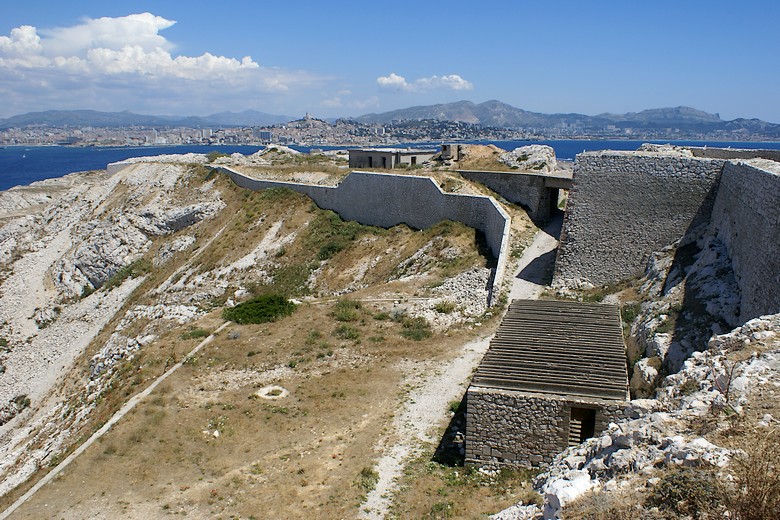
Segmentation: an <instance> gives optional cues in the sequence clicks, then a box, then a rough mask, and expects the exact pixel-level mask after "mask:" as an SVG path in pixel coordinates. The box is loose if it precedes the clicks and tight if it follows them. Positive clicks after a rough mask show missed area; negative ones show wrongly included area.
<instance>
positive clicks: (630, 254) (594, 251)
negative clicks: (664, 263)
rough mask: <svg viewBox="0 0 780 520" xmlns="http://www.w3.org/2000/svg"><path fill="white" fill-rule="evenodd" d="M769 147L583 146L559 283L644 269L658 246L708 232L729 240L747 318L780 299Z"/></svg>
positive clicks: (605, 279)
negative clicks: (627, 149) (629, 149)
mask: <svg viewBox="0 0 780 520" xmlns="http://www.w3.org/2000/svg"><path fill="white" fill-rule="evenodd" d="M776 156H777V153H776V152H773V151H766V150H728V149H710V148H707V149H704V148H693V149H664V148H654V147H646V148H645V149H644V150H640V151H637V152H611V151H603V152H589V153H583V154H580V155H578V156H577V161H576V163H575V167H574V183H573V187H572V190H571V192H570V194H569V201H568V205H567V208H566V216H565V220H564V225H563V231H562V233H561V245H560V248H559V250H558V257H557V259H556V264H555V276H554V280H553V284H554V285H555V286H558V287H572V286H580V287H582V286H585V287H588V286H591V287H592V286H603V285H609V284H614V283H617V282H619V281H621V280H625V279H627V278H632V277H636V276H639V275H641V274H642V273H643V272H644V268H645V266H646V264H647V261H648V259H649V257H650V253H652V252H654V251H659V250H661V249H662V248H664V247H667V246H669V245H672V244H673V243H675V242H676V241H678V240H679V241H680V242H679V245H681V246H682V245H685V244H686V243H688V242H691V241H694V240H695V239H696V236H697V234H701V233H704V232H707V233H710V234H711V235H712V236H716V237H718V238H719V239H720V240H721V241H722V242H723V243H724V244H725V246H726V249H727V250H728V255H729V258H730V260H731V263H732V267H733V269H734V274H735V277H736V280H737V284H738V286H739V289H740V292H741V296H740V298H741V305H740V307H741V311H740V316H739V317H740V321H741V322H742V323H744V322H746V321H747V320H749V319H751V318H755V317H757V316H761V315H762V314H771V313H774V312H777V311H778V309H780V284H778V281H780V257H778V255H777V244H778V243H780V242H779V241H778V239H780V175H779V174H780V163H778V162H775V161H772V160H769V158H770V157H776Z"/></svg>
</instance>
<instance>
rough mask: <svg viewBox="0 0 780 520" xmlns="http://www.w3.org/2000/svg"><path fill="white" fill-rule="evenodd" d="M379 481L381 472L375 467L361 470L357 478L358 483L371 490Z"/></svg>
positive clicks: (366, 489)
mask: <svg viewBox="0 0 780 520" xmlns="http://www.w3.org/2000/svg"><path fill="white" fill-rule="evenodd" d="M377 482H379V473H377V472H376V470H375V469H374V468H369V467H365V468H363V469H361V470H360V473H359V474H358V479H357V485H358V487H360V488H361V489H363V490H364V491H371V490H372V489H374V486H376V483H377Z"/></svg>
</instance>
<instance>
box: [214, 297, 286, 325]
mask: <svg viewBox="0 0 780 520" xmlns="http://www.w3.org/2000/svg"><path fill="white" fill-rule="evenodd" d="M296 307H297V306H296V305H295V304H294V303H292V302H291V301H289V300H288V299H287V298H285V297H284V296H281V295H278V294H268V295H263V296H258V297H257V298H253V299H251V300H249V301H246V302H244V303H239V304H238V305H236V306H235V307H229V308H227V309H224V310H223V311H222V317H223V318H224V319H226V320H228V321H232V322H234V323H239V324H242V325H243V324H247V323H268V322H271V321H276V320H277V319H278V318H281V317H284V316H290V315H291V314H292V313H293V312H294V311H295V308H296Z"/></svg>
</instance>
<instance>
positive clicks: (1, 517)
mask: <svg viewBox="0 0 780 520" xmlns="http://www.w3.org/2000/svg"><path fill="white" fill-rule="evenodd" d="M230 323H231V322H229V321H226V322H225V323H223V324H222V325H221V326H220V327H219V328H218V329H217V330H215V331H214V332H212V333H211V335H210V336H209V337H207V338H206V339H204V340H203V341H201V342H200V343H198V346H196V347H195V348H194V349H192V351H191V352H190V353H189V354H187V355H186V356H184V357H183V358H182V360H181V361H179V362H178V363H176V364H175V365H173V366H172V367H171V368H170V369H169V370H168V371H167V372H165V373H164V374H163V375H161V376H160V377H158V378H157V379H156V380H155V381H154V383H152V384H151V385H149V386H148V387H147V388H146V389H145V390H144V391H143V392H141V393H139V394H136V395H134V396H133V397H132V398H131V399H130V400H129V401H128V402H127V403H125V405H124V406H123V407H122V408H120V409H119V411H118V412H116V413H115V414H114V415H113V416H112V417H111V419H109V420H108V421H107V422H106V424H104V425H103V426H102V427H101V428H100V429H99V430H98V431H96V432H95V433H94V434H92V437H90V438H89V439H87V441H86V442H85V443H84V444H82V445H81V446H79V447H78V448H76V450H75V451H74V452H73V453H71V454H70V455H68V456H67V457H66V458H65V460H63V461H62V462H60V463H59V464H58V465H57V467H56V468H54V469H53V470H51V471H50V472H49V473H47V474H46V476H45V477H43V478H42V479H41V480H39V481H38V482H36V483H35V485H34V486H33V487H31V488H30V489H29V490H28V491H27V493H25V494H24V495H22V496H21V497H19V499H18V500H17V501H16V502H14V503H13V504H11V505H10V506H9V507H8V509H6V510H5V511H3V512H2V513H0V520H5V519H6V518H8V517H9V516H11V514H13V512H14V511H16V510H17V509H18V508H19V507H20V506H21V505H22V504H24V503H25V502H27V501H28V500H30V498H32V496H33V495H35V493H37V492H38V490H39V489H41V488H42V487H43V486H45V485H46V484H48V483H49V482H50V481H51V480H52V479H54V477H56V476H57V475H59V474H60V473H61V472H62V471H63V470H64V469H65V468H66V467H67V466H68V465H69V464H70V463H71V462H73V461H74V460H76V457H78V456H79V455H81V454H82V453H84V452H85V451H87V448H89V447H90V446H92V445H93V444H94V443H95V441H97V440H98V439H99V438H100V437H102V436H103V435H105V433H106V432H108V430H110V429H111V427H112V426H114V425H115V424H116V423H117V422H119V421H120V420H121V419H122V418H123V417H124V416H125V415H127V414H128V413H129V412H130V411H131V410H132V409H133V408H135V407H136V406H137V405H138V403H140V402H141V401H143V400H144V399H145V398H146V397H148V396H149V394H151V393H152V392H153V391H154V390H155V389H156V388H157V387H158V386H159V385H160V383H162V382H163V381H165V380H166V379H168V378H169V377H170V376H171V374H173V373H174V372H176V371H177V370H178V369H179V368H181V366H182V365H184V363H185V362H186V361H187V360H188V359H190V358H191V357H192V356H194V355H195V354H197V353H198V352H199V351H200V350H201V349H202V348H203V347H205V346H206V345H208V344H209V343H211V342H212V341H213V340H214V335H215V334H217V333H219V332H220V331H222V330H223V329H224V328H225V327H227V326H228V325H230Z"/></svg>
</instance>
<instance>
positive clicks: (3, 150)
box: [0, 139, 780, 190]
mask: <svg viewBox="0 0 780 520" xmlns="http://www.w3.org/2000/svg"><path fill="white" fill-rule="evenodd" d="M450 142H458V143H463V144H494V145H496V146H498V147H499V148H503V149H507V150H511V149H514V148H516V147H518V146H524V145H527V144H546V145H549V146H552V147H553V149H555V153H556V156H557V157H558V159H561V160H568V161H572V160H574V157H575V155H576V154H578V153H581V152H583V151H590V150H605V149H611V150H636V149H637V148H638V147H639V146H640V145H641V144H643V143H646V142H652V143H657V144H665V143H671V144H678V145H684V146H709V147H716V148H718V147H720V148H729V147H730V148H767V149H772V150H780V142H778V141H689V140H679V141H675V140H663V139H662V140H642V139H640V140H633V139H632V140H629V139H545V140H505V141H502V140H476V141H473V140H452V141H450ZM440 143H441V142H440V141H426V142H408V143H394V144H392V146H411V147H430V146H438V145H439V144H440ZM291 147H292V148H294V149H296V150H298V151H301V152H304V153H308V152H309V151H310V150H312V149H321V150H338V149H349V148H356V146H326V145H316V146H298V145H292V146H291ZM261 148H263V146H262V145H153V146H127V147H126V146H87V147H75V146H61V145H46V146H24V145H8V146H3V147H0V190H7V189H8V188H11V187H13V186H20V185H28V184H31V183H33V182H36V181H40V180H44V179H52V178H56V177H62V176H63V175H67V174H69V173H73V172H79V171H90V170H102V169H105V167H106V165H107V164H109V163H112V162H117V161H122V160H125V159H129V158H131V157H144V156H154V155H161V154H180V153H208V152H211V151H219V152H222V153H228V154H232V153H241V154H244V155H247V154H252V153H255V152H256V151H258V150H260V149H261Z"/></svg>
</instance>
